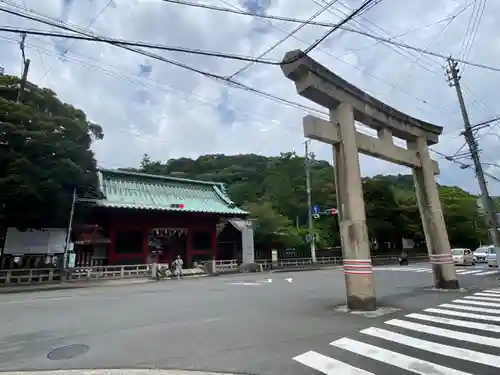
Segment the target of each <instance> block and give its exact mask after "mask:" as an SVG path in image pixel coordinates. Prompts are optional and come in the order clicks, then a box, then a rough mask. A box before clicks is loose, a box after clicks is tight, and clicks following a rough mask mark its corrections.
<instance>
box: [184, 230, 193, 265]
mask: <svg viewBox="0 0 500 375" xmlns="http://www.w3.org/2000/svg"><path fill="white" fill-rule="evenodd" d="M192 260H193V231H192V229H191V228H188V230H187V234H186V259H185V261H186V263H185V264H186V268H187V267H191V262H192Z"/></svg>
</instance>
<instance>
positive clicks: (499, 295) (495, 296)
mask: <svg viewBox="0 0 500 375" xmlns="http://www.w3.org/2000/svg"><path fill="white" fill-rule="evenodd" d="M474 295H475V296H482V297H489V298H494V299H496V300H500V294H495V293H474Z"/></svg>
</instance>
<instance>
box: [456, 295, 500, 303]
mask: <svg viewBox="0 0 500 375" xmlns="http://www.w3.org/2000/svg"><path fill="white" fill-rule="evenodd" d="M463 298H467V299H472V300H478V301H495V302H498V301H500V299H498V298H491V297H481V296H479V297H478V296H464V297H463Z"/></svg>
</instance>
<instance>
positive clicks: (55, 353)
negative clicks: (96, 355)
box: [47, 344, 90, 361]
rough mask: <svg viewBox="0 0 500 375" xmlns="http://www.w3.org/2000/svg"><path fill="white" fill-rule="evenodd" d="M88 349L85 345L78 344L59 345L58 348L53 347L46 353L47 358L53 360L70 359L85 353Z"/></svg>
mask: <svg viewBox="0 0 500 375" xmlns="http://www.w3.org/2000/svg"><path fill="white" fill-rule="evenodd" d="M89 349H90V348H89V347H88V346H87V345H80V344H75V345H67V346H61V347H60V348H57V349H54V350H52V351H51V352H50V353H49V354H47V358H48V359H52V360H54V361H57V360H61V359H71V358H75V357H78V356H79V355H82V354H85V353H87V352H88V351H89Z"/></svg>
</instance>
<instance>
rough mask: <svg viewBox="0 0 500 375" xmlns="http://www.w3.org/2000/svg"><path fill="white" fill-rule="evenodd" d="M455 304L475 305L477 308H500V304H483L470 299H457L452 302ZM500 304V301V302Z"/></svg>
mask: <svg viewBox="0 0 500 375" xmlns="http://www.w3.org/2000/svg"><path fill="white" fill-rule="evenodd" d="M452 302H453V303H463V304H466V305H475V306H490V307H500V303H493V302H483V301H472V300H470V299H456V300H453V301H452ZM499 302H500V300H499Z"/></svg>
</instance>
